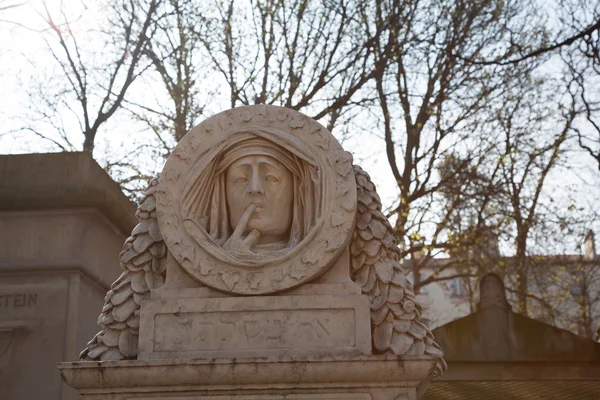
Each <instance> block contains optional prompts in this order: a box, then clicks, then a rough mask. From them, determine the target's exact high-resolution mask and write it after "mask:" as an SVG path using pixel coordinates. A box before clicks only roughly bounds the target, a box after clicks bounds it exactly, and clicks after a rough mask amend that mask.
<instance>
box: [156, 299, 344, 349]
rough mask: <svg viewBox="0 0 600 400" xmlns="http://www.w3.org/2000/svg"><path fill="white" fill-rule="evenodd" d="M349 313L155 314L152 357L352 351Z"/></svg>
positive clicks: (311, 311)
mask: <svg viewBox="0 0 600 400" xmlns="http://www.w3.org/2000/svg"><path fill="white" fill-rule="evenodd" d="M347 321H351V324H352V326H351V327H349V328H350V329H349V330H350V331H351V332H353V331H354V330H355V328H354V323H355V321H354V310H352V309H337V310H278V311H247V312H246V311H233V312H207V313H181V314H179V315H174V314H158V315H155V320H154V348H153V350H154V351H155V352H172V351H176V352H184V351H205V350H215V349H219V350H241V349H251V350H261V349H291V348H297V349H298V348H299V349H326V348H334V347H354V346H355V337H354V335H347V334H346V333H347V331H346V330H340V329H339V326H340V324H347Z"/></svg>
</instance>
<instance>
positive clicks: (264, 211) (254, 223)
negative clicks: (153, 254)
mask: <svg viewBox="0 0 600 400" xmlns="http://www.w3.org/2000/svg"><path fill="white" fill-rule="evenodd" d="M235 139H236V140H233V141H231V143H228V145H227V146H226V147H224V149H223V150H222V151H221V152H220V153H219V154H217V155H216V157H214V159H213V160H212V161H211V162H209V163H208V164H207V165H206V166H205V167H204V172H203V173H201V174H200V175H199V176H198V178H197V180H196V182H195V183H194V185H193V186H192V188H191V190H190V192H189V193H188V195H187V196H186V199H185V200H184V201H185V203H186V205H187V207H186V208H188V209H189V210H190V213H189V214H188V218H190V219H191V220H192V221H196V222H197V223H198V225H199V226H200V227H201V229H202V230H204V231H205V232H206V234H207V235H208V238H207V239H208V240H207V241H205V242H204V243H203V244H205V245H207V246H209V247H215V248H213V249H212V250H213V251H219V250H218V249H216V247H221V248H224V250H229V249H228V246H226V244H227V241H228V240H229V239H230V238H231V237H232V235H233V234H234V232H235V231H236V228H237V227H238V226H240V223H241V224H244V226H242V227H241V229H240V231H239V234H241V235H243V236H246V238H247V237H248V236H247V235H252V234H253V232H254V231H255V232H257V234H256V235H257V237H256V238H254V240H253V243H252V245H251V246H248V247H249V248H248V250H249V251H246V252H240V251H235V250H234V251H228V252H227V253H228V255H229V256H232V257H234V258H237V259H240V260H264V259H266V258H273V257H277V256H280V255H283V254H284V253H285V252H287V251H288V250H290V249H292V248H293V247H295V246H296V245H298V244H299V243H300V242H301V241H302V240H303V239H304V238H305V237H306V236H307V234H308V232H309V231H310V229H311V228H312V227H313V226H314V224H315V221H316V217H317V212H318V210H319V200H320V199H319V197H320V195H319V185H318V184H317V183H318V182H317V180H318V174H317V171H316V167H315V165H314V162H312V161H311V160H310V159H303V158H302V153H301V152H299V153H298V154H294V152H292V151H289V150H286V149H284V148H283V147H282V146H280V145H278V144H277V143H275V142H273V141H272V140H268V139H266V138H265V137H262V136H260V135H257V134H256V132H254V133H253V132H240V134H239V135H236V137H235ZM288 148H289V147H288ZM252 206H254V207H253V210H252V211H250V210H249V208H250V207H252ZM246 212H248V215H247V218H246V219H247V221H244V214H245V213H246ZM243 236H242V237H241V238H238V239H239V240H243V239H244V237H243ZM224 245H225V246H224ZM219 252H220V251H219Z"/></svg>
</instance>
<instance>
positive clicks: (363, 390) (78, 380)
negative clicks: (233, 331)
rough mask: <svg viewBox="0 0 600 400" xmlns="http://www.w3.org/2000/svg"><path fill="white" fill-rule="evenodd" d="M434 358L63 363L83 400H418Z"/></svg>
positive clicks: (63, 371) (65, 376)
mask: <svg viewBox="0 0 600 400" xmlns="http://www.w3.org/2000/svg"><path fill="white" fill-rule="evenodd" d="M434 364H435V360H434V359H433V358H430V357H403V358H398V357H396V356H359V357H316V358H304V359H294V358H289V357H287V358H279V359H275V358H272V359H267V358H263V359H236V360H225V359H217V360H177V361H166V360H164V361H159V360H153V361H105V362H95V361H82V362H72V363H60V364H59V369H60V372H61V375H62V377H63V379H64V380H65V381H66V382H67V383H68V384H69V385H70V386H72V387H74V388H76V389H77V390H78V391H79V393H80V394H81V395H82V396H83V398H84V399H85V400H109V399H110V400H133V399H135V400H234V399H235V400H416V399H418V398H419V394H420V393H422V392H423V390H424V388H425V386H426V385H427V383H428V382H427V380H426V379H427V377H428V376H430V374H431V371H432V369H433V367H434Z"/></svg>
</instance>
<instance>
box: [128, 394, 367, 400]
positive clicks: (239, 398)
mask: <svg viewBox="0 0 600 400" xmlns="http://www.w3.org/2000/svg"><path fill="white" fill-rule="evenodd" d="M129 400H134V398H130V399H129ZM135 400H371V395H370V394H368V393H335V394H333V393H324V394H319V393H314V394H288V395H260V396H244V395H225V396H191V397H187V396H186V397H152V398H148V397H144V398H139V397H136V398H135Z"/></svg>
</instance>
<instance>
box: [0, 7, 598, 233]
mask: <svg viewBox="0 0 600 400" xmlns="http://www.w3.org/2000/svg"><path fill="white" fill-rule="evenodd" d="M60 3H61V2H60V1H59V0H48V1H47V4H48V7H49V9H50V11H51V12H58V11H59V6H60ZM63 3H64V4H65V5H68V10H69V11H70V12H72V13H77V12H78V10H79V9H80V7H81V4H82V3H81V2H80V1H64V2H63ZM10 4H21V5H20V6H18V7H15V8H13V9H10V10H6V11H4V12H0V20H2V21H0V135H2V136H0V153H1V154H8V153H27V152H38V151H49V150H53V151H57V149H56V147H53V146H52V145H50V144H49V143H47V142H45V141H43V140H41V139H39V138H37V137H35V136H33V135H31V134H28V135H24V134H19V135H15V134H7V133H6V132H9V131H11V130H14V129H17V128H19V127H20V126H22V116H23V115H24V114H26V112H27V110H28V107H30V106H31V105H30V104H29V103H28V97H27V94H26V90H27V87H29V86H30V85H31V83H32V81H31V77H38V78H40V77H43V76H46V75H49V74H52V72H53V71H54V69H55V68H56V64H55V62H54V60H53V59H52V58H51V57H50V56H49V54H48V51H47V47H46V45H45V43H44V41H43V40H41V39H40V34H39V32H37V31H39V30H41V29H45V27H44V24H43V21H42V20H41V18H40V16H39V15H38V14H37V11H36V10H41V8H40V7H41V3H40V2H39V1H36V0H33V1H25V2H23V1H21V0H8V1H7V0H0V8H1V7H3V6H4V7H5V6H6V5H10ZM85 4H86V5H87V6H89V7H91V6H93V5H94V4H95V3H94V2H92V1H90V2H86V3H85ZM97 12H101V11H97ZM88 15H89V14H88ZM81 22H83V23H82V25H84V26H85V27H87V28H88V29H93V28H94V20H93V19H91V20H85V21H81ZM219 107H223V108H219ZM225 108H227V107H226V105H223V106H219V105H216V106H215V110H214V112H218V111H221V110H222V109H225ZM129 118H130V117H129V116H128V115H126V114H124V113H122V114H121V115H119V116H118V117H117V118H115V119H114V120H113V121H111V122H110V124H108V125H107V130H106V132H105V134H103V135H102V136H101V137H99V138H98V140H97V149H96V151H95V153H94V155H95V157H96V159H98V160H99V162H100V163H101V164H102V162H103V155H104V154H107V152H111V155H112V156H114V155H115V154H117V153H119V152H121V153H123V154H126V153H127V152H128V151H129V150H128V149H130V147H128V146H129V140H130V138H131V137H132V136H134V135H135V137H137V138H138V140H142V141H143V140H144V136H143V134H141V133H140V128H139V125H135V124H134V123H132V122H131V121H130V120H128V119H129ZM66 124H67V125H66V128H67V130H68V131H72V132H73V135H72V136H71V139H72V143H73V144H75V145H76V146H77V148H78V149H81V144H82V140H83V138H82V136H81V134H78V133H77V126H76V125H74V124H73V121H69V119H68V117H66ZM69 124H72V125H69ZM365 136H366V135H361V134H360V133H357V134H355V135H354V136H353V137H352V138H350V139H349V140H348V141H347V142H345V143H344V147H345V148H346V150H349V151H351V152H353V153H354V155H355V160H357V161H359V162H360V163H361V164H362V166H363V168H365V169H366V170H367V171H368V172H369V173H370V174H371V175H372V177H373V180H374V181H375V183H376V184H377V187H378V192H379V193H380V194H381V197H382V200H383V202H384V205H386V206H388V205H390V204H392V202H393V199H395V198H396V196H397V193H396V190H395V189H394V185H390V184H386V182H390V181H392V180H393V178H392V176H391V173H390V172H389V167H388V165H387V161H386V159H385V155H384V153H383V151H384V143H383V140H382V139H380V138H374V137H373V136H368V137H365ZM107 143H110V146H109V147H107ZM568 162H569V163H573V164H578V165H580V166H581V167H582V168H580V169H579V170H578V172H577V173H573V172H565V171H557V172H555V173H554V174H553V176H552V177H551V179H549V180H548V183H547V185H546V191H547V193H553V194H555V195H556V194H557V193H564V196H565V197H566V196H568V195H572V194H573V193H577V196H576V197H577V202H578V207H584V208H586V209H595V211H598V209H599V208H600V201H598V200H597V199H599V198H600V173H598V170H597V167H596V166H595V164H594V161H593V160H592V159H591V158H590V157H589V156H586V155H585V154H583V153H581V152H578V153H573V154H572V155H571V156H569V158H568ZM161 163H162V160H148V162H147V167H148V168H149V169H157V170H159V169H160V164H161ZM566 188H568V189H567V190H565V189H566ZM559 197H560V196H559ZM592 226H593V227H594V228H595V230H596V231H597V232H598V233H600V224H599V222H598V221H596V222H595V223H593V224H592ZM597 237H600V235H597Z"/></svg>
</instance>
